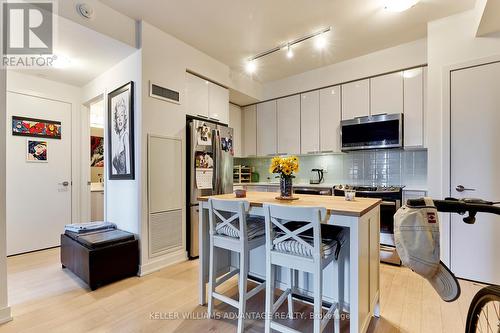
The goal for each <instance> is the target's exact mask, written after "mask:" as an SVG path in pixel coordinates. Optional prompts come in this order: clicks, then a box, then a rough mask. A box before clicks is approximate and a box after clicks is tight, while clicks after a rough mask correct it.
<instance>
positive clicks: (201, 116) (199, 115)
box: [196, 114, 210, 119]
mask: <svg viewBox="0 0 500 333" xmlns="http://www.w3.org/2000/svg"><path fill="white" fill-rule="evenodd" d="M196 116H197V117H200V118H205V119H210V118H208V117H207V116H204V115H202V114H197V115H196Z"/></svg>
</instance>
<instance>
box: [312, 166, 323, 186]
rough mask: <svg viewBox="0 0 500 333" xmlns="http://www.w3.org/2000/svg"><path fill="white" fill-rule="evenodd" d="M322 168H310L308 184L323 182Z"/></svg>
mask: <svg viewBox="0 0 500 333" xmlns="http://www.w3.org/2000/svg"><path fill="white" fill-rule="evenodd" d="M323 176H324V175H323V169H312V170H311V178H310V179H309V184H315V185H316V184H321V183H322V182H323Z"/></svg>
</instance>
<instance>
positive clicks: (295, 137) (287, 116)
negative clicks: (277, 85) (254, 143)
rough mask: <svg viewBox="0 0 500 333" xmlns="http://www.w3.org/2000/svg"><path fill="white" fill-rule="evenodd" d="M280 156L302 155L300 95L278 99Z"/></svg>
mask: <svg viewBox="0 0 500 333" xmlns="http://www.w3.org/2000/svg"><path fill="white" fill-rule="evenodd" d="M277 109H278V126H277V129H278V154H280V155H285V154H300V95H294V96H290V97H285V98H280V99H278V106H277Z"/></svg>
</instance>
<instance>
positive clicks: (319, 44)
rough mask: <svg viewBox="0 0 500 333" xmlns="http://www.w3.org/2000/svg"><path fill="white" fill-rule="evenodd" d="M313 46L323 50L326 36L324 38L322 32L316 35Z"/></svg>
mask: <svg viewBox="0 0 500 333" xmlns="http://www.w3.org/2000/svg"><path fill="white" fill-rule="evenodd" d="M314 46H316V49H318V50H323V49H324V48H325V46H326V38H325V36H324V34H321V35H318V36H316V38H315V41H314Z"/></svg>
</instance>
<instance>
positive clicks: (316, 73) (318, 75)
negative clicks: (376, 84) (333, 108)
mask: <svg viewBox="0 0 500 333" xmlns="http://www.w3.org/2000/svg"><path fill="white" fill-rule="evenodd" d="M426 63H427V44H426V40H425V39H419V40H417V41H414V42H410V43H406V44H401V45H398V46H395V47H391V48H388V49H384V50H381V51H377V52H373V53H370V54H367V55H364V56H361V57H357V58H353V59H349V60H346V61H342V62H339V63H336V64H333V65H329V66H325V67H321V68H317V69H313V70H311V71H307V72H304V73H300V74H297V75H293V76H289V77H287V78H284V79H281V80H277V81H273V82H268V83H265V84H264V99H271V98H276V97H281V96H286V95H290V94H294V93H297V92H302V91H307V90H312V89H317V88H321V87H325V86H329V85H334V84H338V83H342V82H347V81H352V80H357V79H360V78H365V77H369V76H373V75H377V74H382V73H387V72H391V71H395V70H399V69H403V68H409V67H413V66H419V65H424V64H426Z"/></svg>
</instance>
